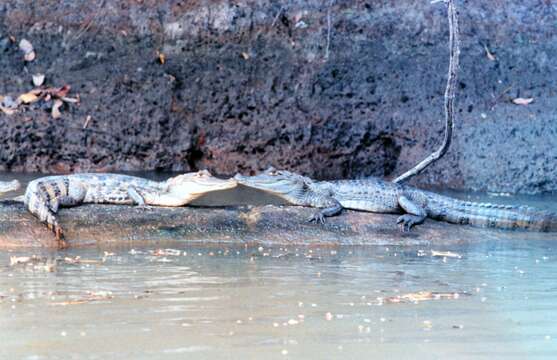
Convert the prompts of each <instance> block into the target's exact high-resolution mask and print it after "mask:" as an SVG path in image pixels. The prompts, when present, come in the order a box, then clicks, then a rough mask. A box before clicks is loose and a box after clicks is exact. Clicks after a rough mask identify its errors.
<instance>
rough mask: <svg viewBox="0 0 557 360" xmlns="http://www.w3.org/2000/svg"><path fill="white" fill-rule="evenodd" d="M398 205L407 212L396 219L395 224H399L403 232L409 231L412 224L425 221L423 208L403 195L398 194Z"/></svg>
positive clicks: (425, 213)
mask: <svg viewBox="0 0 557 360" xmlns="http://www.w3.org/2000/svg"><path fill="white" fill-rule="evenodd" d="M398 205H399V206H400V207H401V208H402V209H403V210H404V211H406V212H407V214H404V215H402V216H400V217H399V218H398V219H397V221H396V223H397V224H400V225H401V230H402V231H403V232H407V231H410V229H411V228H412V227H413V226H414V225H419V224H422V223H423V222H424V221H425V219H426V217H427V212H426V211H425V209H424V208H423V207H421V206H420V205H419V204H417V203H415V202H413V201H412V200H410V199H409V198H408V197H406V196H405V195H401V196H399V198H398Z"/></svg>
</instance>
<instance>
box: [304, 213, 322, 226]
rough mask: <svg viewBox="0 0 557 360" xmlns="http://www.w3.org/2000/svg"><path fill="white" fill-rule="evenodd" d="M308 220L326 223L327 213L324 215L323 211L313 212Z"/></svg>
mask: <svg viewBox="0 0 557 360" xmlns="http://www.w3.org/2000/svg"><path fill="white" fill-rule="evenodd" d="M308 222H309V223H311V222H315V223H320V224H325V215H323V213H322V212H321V211H319V212H317V213H315V214H313V215H312V216H311V217H310V218H309V219H308Z"/></svg>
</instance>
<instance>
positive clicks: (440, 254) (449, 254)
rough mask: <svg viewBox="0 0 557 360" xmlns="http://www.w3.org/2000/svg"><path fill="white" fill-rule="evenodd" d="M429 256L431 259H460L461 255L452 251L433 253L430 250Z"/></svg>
mask: <svg viewBox="0 0 557 360" xmlns="http://www.w3.org/2000/svg"><path fill="white" fill-rule="evenodd" d="M431 256H433V257H448V258H457V259H460V258H462V255H460V254H458V253H455V252H452V251H435V250H431Z"/></svg>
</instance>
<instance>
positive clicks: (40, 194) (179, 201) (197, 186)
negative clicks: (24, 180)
mask: <svg viewBox="0 0 557 360" xmlns="http://www.w3.org/2000/svg"><path fill="white" fill-rule="evenodd" d="M236 185H237V183H236V181H235V180H234V179H228V180H221V179H218V178H216V177H213V176H212V175H211V173H209V172H208V171H207V170H201V171H198V172H192V173H186V174H182V175H178V176H175V177H171V178H169V179H168V180H166V181H161V182H159V181H152V180H147V179H143V178H140V177H135V176H129V175H121V174H109V173H83V174H71V175H55V176H47V177H42V178H39V179H36V180H33V181H31V182H30V183H29V185H28V186H27V189H26V191H25V195H24V197H23V202H24V204H25V206H26V207H27V209H28V210H29V212H31V213H32V214H33V215H34V216H36V217H37V218H38V219H39V220H40V221H42V222H44V223H46V225H47V226H48V228H49V229H51V230H52V231H53V232H54V234H55V235H56V240H57V241H58V245H59V247H60V248H64V247H66V244H65V242H64V240H63V230H62V227H61V226H60V225H59V223H58V220H57V219H56V213H57V212H58V209H59V208H60V207H61V206H67V207H69V206H76V205H80V204H87V203H93V204H119V205H139V206H142V207H148V206H168V207H176V206H183V205H186V204H188V203H190V202H191V201H193V200H195V199H197V198H199V197H200V196H202V195H203V194H206V193H209V192H212V191H218V190H225V189H230V188H233V187H236Z"/></svg>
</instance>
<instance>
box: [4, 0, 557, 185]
mask: <svg viewBox="0 0 557 360" xmlns="http://www.w3.org/2000/svg"><path fill="white" fill-rule="evenodd" d="M330 4H332V5H330ZM458 5H459V6H460V15H461V16H460V19H461V29H462V35H461V37H462V59H461V63H462V71H461V74H460V85H459V95H458V121H457V130H456V133H455V136H456V139H455V142H454V145H453V147H452V148H451V150H450V152H449V154H448V155H447V156H446V157H445V158H444V159H443V160H442V161H440V162H439V163H437V164H436V165H434V166H433V167H432V168H430V169H429V170H428V171H427V172H426V173H424V174H423V175H421V176H420V177H419V178H417V179H415V180H414V181H415V183H417V184H419V185H439V186H449V187H452V188H461V189H462V188H464V189H483V190H492V191H510V192H516V191H518V192H541V191H547V190H555V189H557V176H556V175H557V170H556V166H555V164H556V163H557V121H556V119H555V110H554V109H555V108H557V106H556V105H557V98H556V94H555V91H556V89H555V81H556V80H557V75H556V72H555V69H556V68H557V60H556V59H557V36H556V34H557V26H555V24H556V23H557V4H556V3H555V2H553V1H548V0H537V1H534V0H527V1H522V0H520V1H519V0H512V1H491V0H490V1H487V0H485V1H480V0H477V1H458ZM328 19H330V24H331V26H330V29H329V27H328V23H329V22H328ZM328 34H330V36H329V35H328ZM10 37H12V39H10ZM447 37H448V28H447V23H446V15H445V7H444V6H443V5H442V4H437V5H430V4H429V1H421V0H420V1H418V0H408V1H386V0H378V1H340V0H337V1H333V2H328V1H321V0H319V1H317V0H305V1H304V0H291V1H270V0H257V1H245V0H238V1H222V0H211V1H209V0H205V1H197V0H194V1H177V0H174V1H170V0H167V1H154V0H134V1H131V0H126V1H124V0H122V1H104V0H103V1H101V0H92V1H69V0H65V1H57V2H52V1H33V0H11V1H6V0H3V1H2V2H0V68H1V69H2V70H1V71H0V95H12V96H17V95H18V94H20V93H23V92H26V91H28V90H30V89H32V87H33V86H32V84H31V75H32V74H35V73H45V74H46V82H45V84H46V85H48V86H62V85H64V84H69V85H71V87H72V90H71V94H73V95H76V94H79V97H80V104H79V105H72V104H70V105H68V104H66V105H64V106H63V107H62V109H61V110H62V116H61V117H60V118H58V119H52V117H51V114H50V106H51V105H52V104H48V103H44V102H38V103H35V104H32V105H30V106H26V111H24V112H20V113H18V114H16V115H12V116H7V115H4V114H0V137H1V138H2V140H3V141H2V145H1V146H0V169H5V170H15V171H20V170H25V171H43V172H59V171H75V170H80V171H82V170H139V169H141V170H143V169H164V170H180V171H182V170H192V169H198V168H209V169H210V170H213V171H215V172H218V173H221V174H232V173H235V172H236V171H242V172H249V171H250V170H258V169H262V168H265V167H267V166H268V165H271V164H272V165H275V166H277V167H281V168H288V169H293V170H295V171H299V172H303V173H305V174H307V175H311V176H313V177H317V178H337V177H342V178H348V177H359V176H367V175H377V176H385V177H393V176H395V175H397V174H400V173H401V172H403V171H404V170H406V169H408V168H409V167H411V166H413V165H414V164H415V163H416V162H417V161H418V160H420V159H421V158H423V157H424V156H426V155H427V154H428V153H429V152H430V151H431V150H432V149H433V148H435V147H436V146H437V144H438V142H439V141H440V139H441V135H442V131H443V122H442V119H443V111H442V103H443V91H444V86H445V77H446V68H447V63H448V59H447V54H448V51H447ZM21 38H26V39H28V40H30V41H31V43H32V44H33V46H34V48H35V50H36V54H37V56H36V59H35V60H34V61H32V62H27V63H26V62H24V61H23V56H22V52H21V51H20V50H19V49H18V46H17V43H18V41H19V40H20V39H21ZM328 38H329V39H330V42H329V46H327V43H328V41H327V39H328ZM13 40H15V42H13ZM327 48H328V52H327ZM486 49H487V50H486ZM488 51H489V54H490V56H488V53H487V52H488ZM159 54H164V64H161V57H160V56H159ZM517 97H526V98H530V97H531V98H534V101H533V102H532V103H531V104H529V105H527V106H519V105H515V104H513V103H512V102H511V100H512V99H513V98H517ZM88 116H90V120H89V122H88V124H87V127H86V128H85V129H84V128H83V126H84V124H85V122H86V119H87V117H88Z"/></svg>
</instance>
